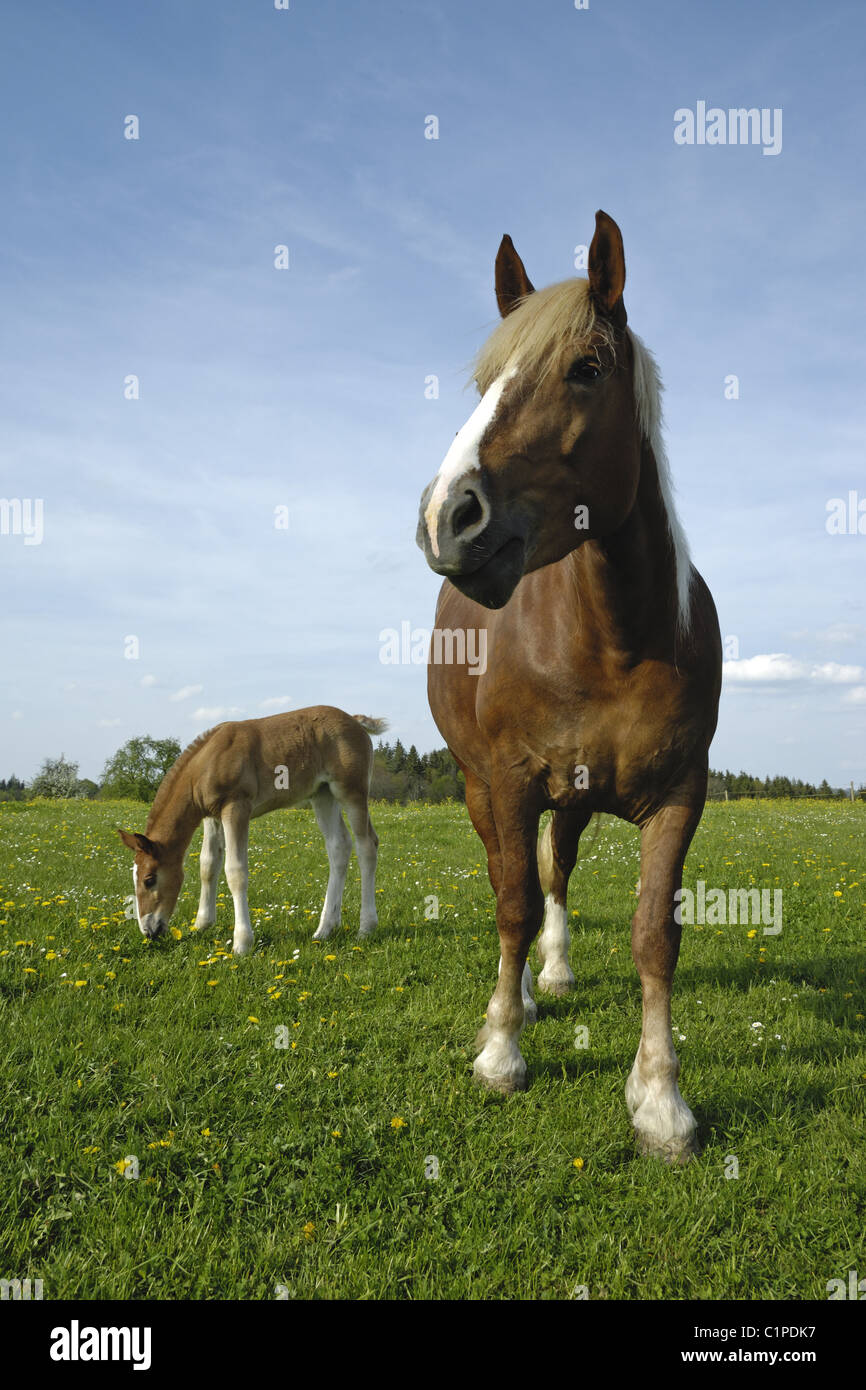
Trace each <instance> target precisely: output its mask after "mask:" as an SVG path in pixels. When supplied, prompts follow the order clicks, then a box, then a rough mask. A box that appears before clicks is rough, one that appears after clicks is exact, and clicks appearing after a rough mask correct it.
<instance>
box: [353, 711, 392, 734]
mask: <svg viewBox="0 0 866 1390" xmlns="http://www.w3.org/2000/svg"><path fill="white" fill-rule="evenodd" d="M352 718H353V719H357V721H358V723H359V724H360V725H361V728H362V729H366V730H367V733H368V734H384V732H385V730H386V729H387V727H388V721H387V719H371V718H370V716H369V715H368V714H353V715H352Z"/></svg>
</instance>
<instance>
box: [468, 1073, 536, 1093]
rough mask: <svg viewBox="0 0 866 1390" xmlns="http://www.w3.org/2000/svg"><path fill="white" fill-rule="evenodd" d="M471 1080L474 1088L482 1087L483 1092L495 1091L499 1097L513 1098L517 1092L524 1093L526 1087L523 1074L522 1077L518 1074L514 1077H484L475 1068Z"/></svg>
mask: <svg viewBox="0 0 866 1390" xmlns="http://www.w3.org/2000/svg"><path fill="white" fill-rule="evenodd" d="M472 1079H473V1081H474V1082H475V1084H476V1086H482V1087H483V1088H484V1090H485V1091H495V1092H496V1093H497V1094H498V1095H500V1096H513V1095H516V1094H517V1092H518V1091H525V1090H526V1087H527V1080H526V1073H525V1072H524V1074H523V1076H521V1075H520V1074H519V1073H518V1074H517V1075H515V1076H485V1075H484V1073H483V1072H479V1071H478V1069H477V1067H475V1068H473V1071H472Z"/></svg>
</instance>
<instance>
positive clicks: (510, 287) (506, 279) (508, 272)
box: [496, 232, 535, 318]
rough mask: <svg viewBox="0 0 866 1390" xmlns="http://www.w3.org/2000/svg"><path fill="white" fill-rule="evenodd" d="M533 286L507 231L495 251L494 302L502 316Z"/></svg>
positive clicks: (531, 289) (531, 290) (515, 306)
mask: <svg viewBox="0 0 866 1390" xmlns="http://www.w3.org/2000/svg"><path fill="white" fill-rule="evenodd" d="M534 289H535V286H534V285H533V283H532V281H531V280H530V278H529V276H528V275H527V273H526V267H525V266H524V264H523V261H522V260H521V259H520V257H519V256H518V254H517V252H516V251H515V249H514V242H513V241H512V240H511V237H510V236H509V235H508V233H507V232H506V233H505V236H504V237H503V238H502V241H501V242H500V243H499V250H498V251H497V253H496V303H497V304H498V305H499V312H500V314H501V315H502V317H503V318H506V317H507V316H508V314H510V313H511V310H512V309H516V308H517V305H518V303H519V302H520V300H521V299H523V298H524V297H525V296H526V295H527V294H532V292H533V290H534Z"/></svg>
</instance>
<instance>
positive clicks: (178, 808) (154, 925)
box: [118, 705, 388, 956]
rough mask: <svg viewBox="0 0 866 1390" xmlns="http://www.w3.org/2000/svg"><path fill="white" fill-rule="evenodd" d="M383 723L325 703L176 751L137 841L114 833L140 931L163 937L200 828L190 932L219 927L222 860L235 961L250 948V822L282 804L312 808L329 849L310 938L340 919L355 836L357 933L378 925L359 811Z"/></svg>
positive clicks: (368, 840)
mask: <svg viewBox="0 0 866 1390" xmlns="http://www.w3.org/2000/svg"><path fill="white" fill-rule="evenodd" d="M387 727H388V726H387V724H386V722H385V720H384V719H368V718H367V717H366V716H365V715H360V714H359V715H354V716H353V715H351V714H344V712H343V711H342V710H341V709H334V708H333V706H331V705H313V706H311V707H310V708H309V709H298V710H291V711H290V712H289V713H286V714H274V715H271V716H270V717H269V718H267V719H243V720H240V721H237V722H232V723H229V724H218V725H217V726H216V728H214V729H209V730H208V731H207V733H204V734H200V735H199V737H198V738H197V739H194V740H193V742H192V743H191V744H190V745H189V747H188V748H187V749H186V750H185V751H184V752H183V753H181V755H180V757H179V758H178V760H177V762H176V763H175V764H174V766H173V767H171V768H170V769H169V771H168V772H167V773H166V775H165V777H164V778H163V780H162V783H161V784H160V787H159V790H158V791H157V794H156V798H155V799H154V803H153V806H152V807H151V810H150V815H149V816H148V818H147V827H146V830H145V833H144V834H143V835H139V834H131V833H130V832H129V831H126V830H119V831H118V834H119V835H120V838H121V840H122V841H123V843H124V844H125V845H127V846H128V848H129V849H131V850H132V851H133V852H134V854H135V863H134V865H133V870H132V877H133V883H134V886H135V901H136V912H137V915H138V924H139V926H140V928H141V931H142V933H143V934H144V935H145V936H148V937H154V936H160V935H161V934H162V933H164V932H166V931H167V930H168V923H169V921H170V919H171V914H172V912H173V911H174V908H175V904H176V902H177V898H178V894H179V893H180V887H181V884H182V883H183V861H184V856H185V855H186V852H187V849H188V848H189V842H190V840H191V839H192V837H193V834H194V832H195V830H196V828H197V826H198V825H199V823H200V821H202V820H204V822H205V829H204V840H203V843H202V848H201V860H200V863H201V897H200V900H199V905H198V914H197V916H196V919H195V926H196V928H202V927H209V926H212V925H213V924H214V922H215V921H216V896H217V883H218V880H219V876H220V872H221V870H222V866H223V860H224V859H225V866H226V878H227V880H228V885H229V890H230V892H231V895H232V901H233V903H234V911H235V927H234V943H233V949H234V952H235V954H236V955H239V956H240V955H244V954H245V952H247V951H249V950H250V949H251V947H252V944H253V929H252V926H251V925H250V912H249V906H248V903H247V885H248V883H249V872H248V868H247V849H248V843H249V825H250V820H252V819H254V818H255V817H256V816H263V815H266V813H267V812H268V811H275V810H276V809H277V808H278V807H282V806H298V805H300V804H301V803H302V802H310V803H311V804H312V807H313V810H314V811H315V813H316V820H317V821H318V823H319V829H320V830H321V832H322V834H323V836H324V838H325V844H326V846H327V849H328V863H329V866H330V873H329V876H328V889H327V893H326V895H325V904H324V907H323V908H322V915H321V918H320V919H319V926H318V930H317V931H316V933H315V935H314V937H313V940H314V941H324V940H325V939H326V937H329V936H330V935H331V932H332V931H333V930H334V928H335V927H336V926H338V925H339V921H340V909H341V906H342V902H343V886H344V884H345V882H346V870H347V868H348V865H349V858H350V856H351V853H352V840H351V836H350V835H349V832H348V830H347V829H346V826H345V822H344V821H343V816H342V812H341V807H342V808H343V809H344V810H345V812H346V815H347V816H348V819H349V824H350V825H351V827H352V830H353V832H354V835H355V848H356V851H357V854H358V862H359V864H360V866H361V928H360V931H359V933H358V935H359V936H360V937H363V936H369V934H370V932H372V931H373V929H374V927H375V926H376V924H377V915H376V858H377V851H378V844H379V840H378V836H377V835H376V832H375V830H374V829H373V826H372V823H371V821H370V816H369V813H368V810H367V797H368V793H369V788H370V773H371V771H372V767H373V745H372V742H371V741H370V734H371V733H372V734H381V733H383V732H384V731H385V729H386V728H387Z"/></svg>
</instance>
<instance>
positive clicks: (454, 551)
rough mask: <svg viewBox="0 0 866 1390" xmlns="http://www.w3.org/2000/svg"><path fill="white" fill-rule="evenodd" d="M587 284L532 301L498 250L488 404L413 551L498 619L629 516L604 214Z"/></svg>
mask: <svg viewBox="0 0 866 1390" xmlns="http://www.w3.org/2000/svg"><path fill="white" fill-rule="evenodd" d="M587 269H588V277H589V278H588V279H587V280H569V281H565V282H564V283H563V284H559V285H551V286H550V287H549V288H547V289H545V290H540V291H538V292H536V291H534V290H533V287H532V284H531V283H530V281H529V278H528V276H527V274H526V270H525V269H524V266H523V262H522V261H521V259H520V257H519V256H518V254H517V252H516V251H515V249H514V246H513V245H512V242H511V238H510V237H508V236H506V237H503V240H502V245H501V246H500V248H499V254H498V255H497V257H496V298H497V302H498V304H499V311H500V313H501V315H502V318H503V322H502V323H501V324H500V325H499V326H498V328H497V329H496V330H495V331H494V332H493V334H492V335H491V337H490V338H489V339H488V341H487V343H486V344H485V346H484V347H483V348H482V350H481V352H480V353H479V356H478V359H477V362H476V365H475V379H476V382H477V384H478V388H479V390H480V392H481V401H480V403H479V405H478V406H477V407H476V409H475V411H474V412H473V414H472V415H471V416H470V417H469V419H468V420H467V421H466V424H465V425H464V426H463V427H462V429H461V430H460V431H459V432H458V434H457V436H456V438H455V439H454V441H453V443H452V445H451V448H450V449H449V450H448V453H447V454H446V456H445V459H444V461H443V463H442V466H441V467H440V469H439V472H438V473H437V475H436V477H435V478H434V479H433V481H432V483H430V484H429V485H428V487H427V488H426V489H425V491H424V494H423V496H422V498H421V510H420V518H419V524H418V544H419V546H420V547H421V549H422V550H423V551H424V554H425V556H426V559H427V563H428V564H429V565H430V567H431V569H433V570H435V571H436V573H437V574H442V575H445V576H447V577H448V578H449V579H450V580H451V583H452V584H454V585H455V586H456V587H457V588H458V589H460V590H461V592H462V593H464V594H466V595H467V596H468V597H469V598H472V599H475V600H476V602H478V603H482V604H484V605H485V606H486V607H488V608H501V607H502V605H503V604H505V603H507V602H508V599H509V598H510V597H511V594H512V593H513V592H514V589H515V587H516V585H517V583H518V581H519V580H520V578H521V577H522V576H523V575H524V574H528V573H529V572H530V571H531V570H536V569H540V568H541V566H542V565H549V564H551V563H552V562H553V561H555V560H561V559H562V558H563V556H565V555H567V554H568V553H569V551H571V550H574V549H575V548H576V547H577V546H579V545H581V544H582V543H583V542H584V541H586V540H595V539H599V538H602V537H605V536H609V535H610V534H612V532H614V531H616V530H617V529H618V528H619V527H620V526H621V525H622V523H623V522H624V521H625V519H626V517H627V516H628V514H629V512H630V511H631V509H632V507H633V506H634V502H635V497H636V494H637V487H638V481H639V476H640V455H641V432H640V429H639V426H638V422H637V418H636V411H635V395H634V384H633V372H632V365H633V364H632V353H631V348H630V344H629V341H628V337H627V335H626V333H625V331H624V330H625V324H626V312H625V306H624V305H623V300H622V292H623V288H624V285H625V258H624V256H623V249H622V237H621V235H620V231H619V228H618V227H617V225H616V223H615V222H614V221H613V220H612V219H611V218H610V217H608V216H607V214H606V213H604V212H598V213H596V219H595V235H594V236H593V239H592V245H591V246H590V248H589V259H588V265H587Z"/></svg>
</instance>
